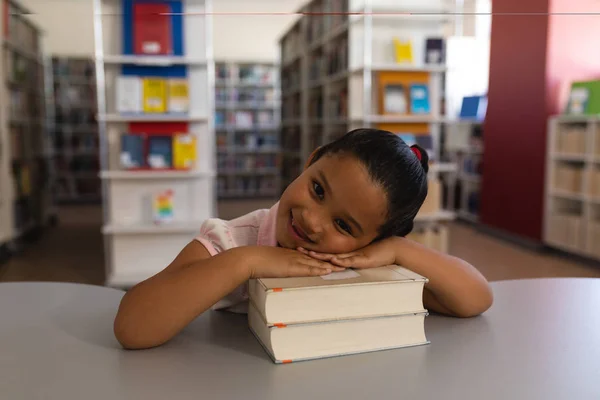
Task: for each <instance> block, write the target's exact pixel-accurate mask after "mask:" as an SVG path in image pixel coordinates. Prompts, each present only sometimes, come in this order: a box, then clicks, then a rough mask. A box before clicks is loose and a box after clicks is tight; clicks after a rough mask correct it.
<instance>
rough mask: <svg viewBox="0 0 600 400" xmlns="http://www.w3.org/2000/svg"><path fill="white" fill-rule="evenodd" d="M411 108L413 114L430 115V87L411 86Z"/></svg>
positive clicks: (421, 85)
mask: <svg viewBox="0 0 600 400" xmlns="http://www.w3.org/2000/svg"><path fill="white" fill-rule="evenodd" d="M410 108H411V112H412V113H413V114H429V113H430V112H431V109H430V107H429V87H428V86H427V85H423V84H413V85H411V86H410Z"/></svg>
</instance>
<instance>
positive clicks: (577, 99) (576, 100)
mask: <svg viewBox="0 0 600 400" xmlns="http://www.w3.org/2000/svg"><path fill="white" fill-rule="evenodd" d="M589 96H590V91H589V89H588V88H586V87H574V88H572V89H571V93H570V94H569V103H568V104H567V113H568V114H573V115H582V114H585V113H586V111H587V104H588V99H589Z"/></svg>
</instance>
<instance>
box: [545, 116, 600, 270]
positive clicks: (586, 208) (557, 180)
mask: <svg viewBox="0 0 600 400" xmlns="http://www.w3.org/2000/svg"><path fill="white" fill-rule="evenodd" d="M544 208H545V209H544V242H545V243H546V244H547V245H549V246H551V247H555V248H557V249H560V250H563V251H566V252H570V253H573V254H577V255H580V256H584V257H588V258H592V259H596V260H600V116H570V115H560V116H555V117H552V118H550V120H549V121H548V152H547V157H546V185H545V205H544Z"/></svg>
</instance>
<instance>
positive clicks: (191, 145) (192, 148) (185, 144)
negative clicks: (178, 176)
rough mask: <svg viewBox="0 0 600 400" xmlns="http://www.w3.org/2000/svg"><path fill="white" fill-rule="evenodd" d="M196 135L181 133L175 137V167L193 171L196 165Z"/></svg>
mask: <svg viewBox="0 0 600 400" xmlns="http://www.w3.org/2000/svg"><path fill="white" fill-rule="evenodd" d="M196 148H197V143H196V135H193V134H189V133H181V134H176V135H174V136H173V167H174V168H175V169H192V168H193V167H194V164H195V163H196Z"/></svg>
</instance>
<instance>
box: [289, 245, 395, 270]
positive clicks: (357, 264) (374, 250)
mask: <svg viewBox="0 0 600 400" xmlns="http://www.w3.org/2000/svg"><path fill="white" fill-rule="evenodd" d="M393 239H394V238H389V239H384V240H382V241H379V242H376V243H373V244H370V245H368V246H365V247H363V248H362V249H359V250H357V251H353V252H350V253H344V254H327V253H317V252H314V251H309V250H306V249H303V248H299V249H298V251H300V252H301V253H304V254H306V255H308V256H310V257H312V258H315V259H317V260H320V261H327V262H329V263H331V264H333V265H336V266H338V267H344V268H377V267H384V266H386V265H391V264H394V262H395V261H396V251H395V243H394V240H393Z"/></svg>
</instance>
